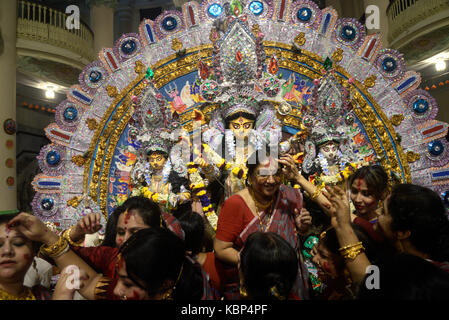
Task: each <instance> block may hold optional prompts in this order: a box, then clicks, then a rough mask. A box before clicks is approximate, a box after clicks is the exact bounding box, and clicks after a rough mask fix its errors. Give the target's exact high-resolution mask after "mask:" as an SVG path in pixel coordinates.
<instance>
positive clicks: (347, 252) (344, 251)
mask: <svg viewBox="0 0 449 320" xmlns="http://www.w3.org/2000/svg"><path fill="white" fill-rule="evenodd" d="M338 251H340V254H341V255H342V256H343V258H345V259H347V260H354V259H355V258H356V257H357V256H358V255H359V254H361V253H362V252H365V248H364V247H363V244H362V242H357V243H355V244H350V245H347V246H345V247H342V248H340V249H338Z"/></svg>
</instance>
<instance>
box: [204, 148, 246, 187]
mask: <svg viewBox="0 0 449 320" xmlns="http://www.w3.org/2000/svg"><path fill="white" fill-rule="evenodd" d="M202 146H203V149H204V152H205V153H206V154H207V158H208V159H210V160H211V161H212V162H213V164H214V165H215V166H216V167H217V168H218V169H219V170H220V171H223V170H229V169H231V168H232V169H231V172H232V174H233V175H234V176H236V177H237V178H238V179H243V180H246V174H247V172H248V169H246V168H241V167H240V166H239V165H237V164H232V163H230V162H228V161H226V160H225V159H224V158H222V157H220V156H219V155H218V154H217V153H216V152H215V151H214V150H212V149H211V147H209V146H208V145H207V144H203V145H202Z"/></svg>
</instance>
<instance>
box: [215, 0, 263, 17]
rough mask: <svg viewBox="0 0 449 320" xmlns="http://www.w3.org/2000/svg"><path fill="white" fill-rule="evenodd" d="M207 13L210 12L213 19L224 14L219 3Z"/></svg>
mask: <svg viewBox="0 0 449 320" xmlns="http://www.w3.org/2000/svg"><path fill="white" fill-rule="evenodd" d="M255 2H259V1H255ZM207 12H209V15H210V16H211V17H212V18H217V17H219V16H220V15H221V14H222V13H223V7H222V6H221V5H220V4H218V3H214V4H211V5H210V6H209V8H208V9H207Z"/></svg>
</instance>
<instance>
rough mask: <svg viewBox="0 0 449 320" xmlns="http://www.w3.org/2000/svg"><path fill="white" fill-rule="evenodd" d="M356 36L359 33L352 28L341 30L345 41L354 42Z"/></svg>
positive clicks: (345, 27)
mask: <svg viewBox="0 0 449 320" xmlns="http://www.w3.org/2000/svg"><path fill="white" fill-rule="evenodd" d="M356 35H357V31H356V30H355V29H354V28H353V27H351V26H344V27H343V28H342V30H341V36H342V37H343V39H345V40H348V41H352V40H354V39H355V36H356Z"/></svg>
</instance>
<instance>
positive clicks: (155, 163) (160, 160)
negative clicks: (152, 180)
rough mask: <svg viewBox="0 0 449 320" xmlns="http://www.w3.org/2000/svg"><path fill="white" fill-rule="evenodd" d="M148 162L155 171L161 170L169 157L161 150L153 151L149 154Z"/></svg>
mask: <svg viewBox="0 0 449 320" xmlns="http://www.w3.org/2000/svg"><path fill="white" fill-rule="evenodd" d="M148 162H149V163H150V166H151V168H152V169H153V170H154V171H160V170H162V169H163V168H164V165H165V162H167V158H166V157H165V155H163V154H162V153H160V152H152V153H150V154H149V155H148Z"/></svg>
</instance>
